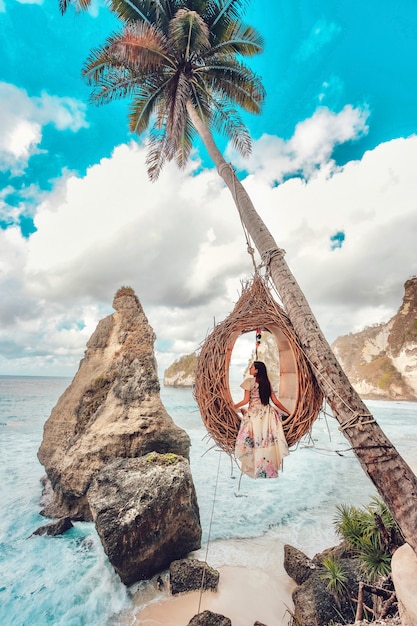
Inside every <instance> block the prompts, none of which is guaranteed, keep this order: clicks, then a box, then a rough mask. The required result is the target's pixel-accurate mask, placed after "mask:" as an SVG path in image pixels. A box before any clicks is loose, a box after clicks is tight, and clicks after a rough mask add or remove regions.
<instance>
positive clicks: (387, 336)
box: [332, 278, 417, 401]
mask: <svg viewBox="0 0 417 626" xmlns="http://www.w3.org/2000/svg"><path fill="white" fill-rule="evenodd" d="M404 289H405V293H404V298H403V302H402V304H401V306H400V308H399V310H398V312H397V313H396V315H394V317H393V318H391V319H390V320H389V321H388V322H387V323H386V324H378V325H375V326H372V327H370V328H366V329H365V330H363V331H361V332H358V333H351V334H349V335H345V336H343V337H339V338H338V339H336V341H335V342H334V343H333V345H332V348H333V351H334V353H335V354H336V356H337V358H338V359H339V361H340V363H341V365H342V367H343V369H344V371H345V372H346V374H347V376H348V377H349V379H350V381H351V382H352V385H353V386H354V388H355V389H356V391H357V392H358V393H359V395H360V396H362V397H363V398H370V399H381V400H412V401H415V400H417V278H412V279H410V280H408V281H407V282H406V283H405V285H404Z"/></svg>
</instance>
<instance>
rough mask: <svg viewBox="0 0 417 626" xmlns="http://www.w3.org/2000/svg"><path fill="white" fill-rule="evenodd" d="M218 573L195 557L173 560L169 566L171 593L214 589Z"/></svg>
mask: <svg viewBox="0 0 417 626" xmlns="http://www.w3.org/2000/svg"><path fill="white" fill-rule="evenodd" d="M219 577H220V574H219V572H218V571H217V570H215V569H213V568H212V567H210V566H209V565H207V563H204V562H202V561H198V560H197V559H182V560H178V561H173V562H172V563H171V565H170V566H169V580H170V587H171V593H172V594H173V595H176V594H177V593H183V592H184V591H196V590H198V591H199V590H200V589H203V590H206V589H211V591H216V589H217V586H218V584H219Z"/></svg>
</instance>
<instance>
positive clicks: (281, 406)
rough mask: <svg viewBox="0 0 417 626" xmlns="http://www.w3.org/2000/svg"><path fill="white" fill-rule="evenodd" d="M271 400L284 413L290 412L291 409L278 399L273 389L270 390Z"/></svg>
mask: <svg viewBox="0 0 417 626" xmlns="http://www.w3.org/2000/svg"><path fill="white" fill-rule="evenodd" d="M271 400H272V402H273V403H274V404H275V406H277V407H278V408H279V409H281V411H284V413H288V415H289V414H290V413H291V411H289V410H288V409H287V408H285V406H284V405H283V404H282V403H281V402H280V401H279V400H278V398H277V397H276V395H275V394H274V392H273V391H271Z"/></svg>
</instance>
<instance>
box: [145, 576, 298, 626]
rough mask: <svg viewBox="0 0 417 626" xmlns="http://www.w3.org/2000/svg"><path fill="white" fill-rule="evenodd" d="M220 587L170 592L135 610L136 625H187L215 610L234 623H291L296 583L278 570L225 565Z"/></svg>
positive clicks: (283, 625) (277, 625) (277, 624)
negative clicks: (275, 571)
mask: <svg viewBox="0 0 417 626" xmlns="http://www.w3.org/2000/svg"><path fill="white" fill-rule="evenodd" d="M218 571H219V572H220V580H219V587H218V589H217V591H214V592H213V591H205V592H203V593H200V592H199V591H192V592H189V593H185V594H179V595H178V596H172V595H170V593H169V591H167V592H166V594H165V596H164V597H163V598H162V599H159V600H158V601H157V602H153V603H150V604H148V605H147V606H145V607H144V608H143V609H141V610H140V611H139V612H138V613H135V620H134V622H133V624H134V625H135V626H139V625H140V626H178V625H179V624H181V625H184V626H185V625H186V624H188V622H189V621H190V620H191V619H192V618H193V617H194V616H195V615H197V614H198V613H201V612H203V611H205V610H210V611H213V612H214V613H219V614H221V615H224V616H225V617H228V618H230V619H231V620H232V623H233V624H236V625H238V624H252V623H255V622H256V621H257V620H258V621H260V622H262V623H264V624H274V626H287V625H288V623H289V620H290V613H289V611H290V610H292V608H293V603H292V599H291V593H292V591H293V589H294V588H295V583H294V582H293V581H292V580H291V579H290V578H289V577H288V576H287V575H286V573H285V572H284V573H280V572H279V571H277V574H276V575H271V574H270V573H267V572H264V571H262V570H260V569H249V568H246V567H232V566H228V565H224V566H222V567H219V568H218Z"/></svg>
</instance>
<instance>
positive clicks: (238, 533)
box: [0, 376, 417, 626]
mask: <svg viewBox="0 0 417 626" xmlns="http://www.w3.org/2000/svg"><path fill="white" fill-rule="evenodd" d="M69 383H70V379H68V378H37V377H8V376H0V506H1V514H0V624H1V625H2V626H49V625H53V626H58V625H59V626H86V625H88V626H106V625H111V624H114V625H115V624H121V623H123V624H127V623H132V622H133V619H134V613H135V611H137V610H138V607H140V606H141V605H142V606H143V605H144V604H146V603H147V602H149V601H154V600H155V599H157V596H155V593H157V592H155V590H154V586H151V585H150V584H147V583H140V584H139V585H135V586H133V587H132V588H130V589H127V588H126V587H125V586H124V585H122V584H121V582H120V580H119V578H118V577H117V575H116V574H115V573H114V571H113V569H112V567H111V565H110V564H109V563H108V561H107V559H106V556H105V554H104V552H103V549H102V547H101V543H100V541H99V539H98V537H97V534H96V532H95V528H94V525H93V524H91V523H81V522H77V523H75V525H74V528H73V529H71V530H70V531H69V532H67V533H66V534H65V535H63V536H61V537H55V538H52V537H38V536H31V534H32V533H33V531H34V530H36V529H37V528H38V527H39V526H40V525H43V524H45V523H46V522H47V521H48V520H45V518H43V517H41V516H40V515H39V510H40V506H39V497H40V495H41V484H40V479H41V478H42V476H43V474H44V472H43V468H42V466H41V465H40V463H39V461H38V460H37V450H38V448H39V445H40V442H41V439H42V429H43V424H44V422H45V421H46V419H47V418H48V416H49V414H50V412H51V409H52V408H53V406H54V405H55V404H56V402H57V400H58V398H59V396H60V395H61V393H62V392H63V391H64V390H65V388H66V387H67V386H68V384H69ZM236 387H237V388H238V384H237V385H236ZM161 397H162V400H163V402H164V404H165V407H166V409H167V410H168V412H169V413H170V415H171V416H172V417H173V419H174V421H175V422H176V423H177V424H178V425H179V426H181V427H182V428H184V429H185V430H186V431H187V432H188V434H189V435H190V437H191V440H192V448H191V469H192V473H193V478H194V482H195V485H196V489H197V496H198V502H199V506H200V516H201V523H202V527H203V542H204V544H203V549H204V550H206V554H207V557H208V562H209V563H210V559H211V555H213V558H214V559H215V563H214V566H215V567H218V566H220V565H221V564H222V563H224V564H228V565H242V566H245V567H251V566H253V567H256V565H257V563H256V550H255V551H253V552H252V553H251V556H250V557H249V558H250V559H253V562H252V563H251V562H247V559H248V556H247V554H246V553H245V557H244V558H245V559H246V562H239V558H240V557H239V554H238V553H237V552H236V550H235V540H236V539H246V538H248V539H249V538H257V537H258V538H259V537H265V536H268V537H269V538H270V539H271V541H274V542H277V543H281V544H283V543H290V544H292V545H295V546H297V547H298V548H300V549H301V550H304V551H305V552H306V553H307V554H309V555H310V556H313V555H314V554H315V553H316V552H318V551H320V550H322V549H324V548H326V547H328V546H330V545H333V544H334V543H336V542H337V538H336V537H335V535H334V532H333V525H332V520H333V517H334V514H335V508H336V505H337V504H340V503H342V502H343V503H346V504H355V505H361V504H367V503H368V502H369V501H370V499H371V498H372V497H373V496H374V495H375V491H374V488H373V486H372V485H371V483H370V481H369V479H368V478H367V477H366V476H365V474H364V473H363V471H362V469H361V468H360V465H359V463H358V461H357V460H356V458H355V457H354V455H353V453H352V452H351V451H350V450H349V443H348V441H347V440H346V439H345V438H344V437H343V435H341V433H340V432H339V431H338V429H337V423H336V421H335V420H334V419H333V418H331V417H329V416H327V417H325V416H321V417H320V418H319V419H318V420H317V422H316V423H315V425H314V428H313V432H312V437H311V438H310V439H308V440H306V441H303V442H302V443H301V444H299V445H298V447H297V449H296V450H293V451H292V452H291V454H290V456H289V457H287V458H286V459H285V461H284V471H283V473H282V474H281V476H280V477H279V479H278V480H273V479H272V480H265V481H262V480H258V481H253V480H251V479H249V478H247V477H245V476H244V477H242V478H241V477H240V475H239V472H238V471H237V469H236V468H235V467H232V465H231V462H230V459H229V457H228V456H227V455H225V454H224V453H222V452H219V451H218V449H216V448H215V447H214V446H213V442H212V441H211V440H210V439H209V438H208V437H207V435H206V432H205V429H204V426H203V424H202V422H201V419H200V415H199V412H198V410H197V406H196V404H195V401H194V399H193V396H192V392H191V391H190V390H187V389H173V388H164V387H162V389H161ZM236 397H237V399H238V398H240V393H239V391H237V392H236ZM367 406H368V407H369V409H370V410H371V411H372V412H373V414H374V416H375V417H376V419H377V421H378V422H379V424H380V425H381V427H382V428H383V430H384V431H385V433H386V434H387V435H388V437H389V438H390V440H391V441H392V442H393V443H394V445H395V446H396V447H397V449H398V450H399V452H400V453H401V454H402V455H403V456H404V458H405V459H406V460H407V461H408V462H409V463H410V464H412V465H413V466H414V467H415V466H416V461H417V451H416V450H417V448H416V442H417V404H416V403H409V402H382V401H379V402H377V401H372V402H367ZM242 558H243V556H242ZM121 616H123V620H122V618H121Z"/></svg>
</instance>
